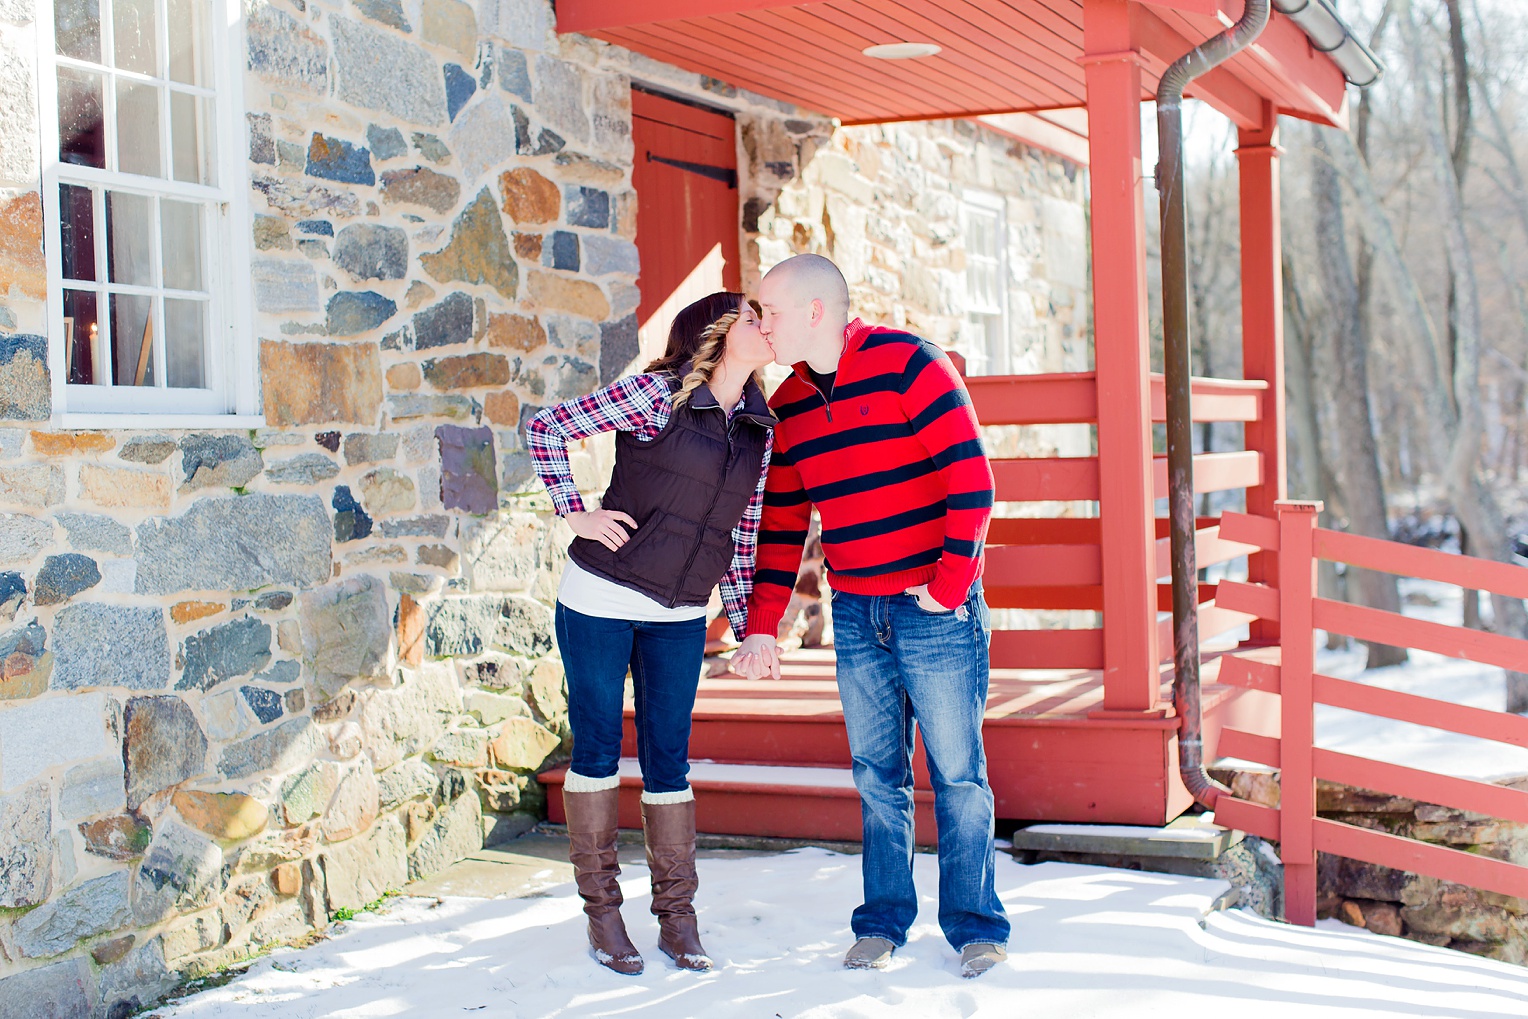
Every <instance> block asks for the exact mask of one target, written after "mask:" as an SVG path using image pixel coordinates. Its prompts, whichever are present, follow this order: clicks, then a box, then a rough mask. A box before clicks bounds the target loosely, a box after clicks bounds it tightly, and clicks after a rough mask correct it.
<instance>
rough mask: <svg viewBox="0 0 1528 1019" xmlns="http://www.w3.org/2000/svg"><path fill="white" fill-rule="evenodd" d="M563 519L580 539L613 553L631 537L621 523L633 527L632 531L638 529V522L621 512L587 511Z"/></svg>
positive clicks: (570, 514)
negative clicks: (601, 546) (592, 542)
mask: <svg viewBox="0 0 1528 1019" xmlns="http://www.w3.org/2000/svg"><path fill="white" fill-rule="evenodd" d="M563 519H564V520H566V521H567V522H568V526H569V527H571V528H572V529H573V533H574V534H576V535H578V536H579V537H580V538H588V539H589V540H590V541H597V542H599V543H600V544H601V545H604V546H605V547H606V548H608V549H610V551H612V552H614V551H615V550H616V549H618V548H620V547H621V546H622V545H624V544H626V541H627V539H628V538H630V537H631V535H630V533H628V532H627V530H626V528H624V527H622V526H621V523H622V522H625V523H627V524H629V525H631V528H632V530H636V527H637V522H636V521H635V520H633V519H631V517H629V516H627V515H626V514H625V513H622V512H621V511H620V510H603V509H599V510H585V511H583V512H580V513H569V514H568V515H567V516H565V517H563Z"/></svg>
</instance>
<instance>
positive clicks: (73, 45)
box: [53, 0, 101, 64]
mask: <svg viewBox="0 0 1528 1019" xmlns="http://www.w3.org/2000/svg"><path fill="white" fill-rule="evenodd" d="M53 37H54V39H56V40H57V41H58V51H59V52H60V53H62V54H63V55H64V56H66V57H74V58H75V59H77V60H90V61H93V62H95V63H97V64H99V63H100V62H101V8H100V5H99V3H98V2H97V0H54V2H53Z"/></svg>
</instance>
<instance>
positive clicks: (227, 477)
mask: <svg viewBox="0 0 1528 1019" xmlns="http://www.w3.org/2000/svg"><path fill="white" fill-rule="evenodd" d="M180 452H181V467H182V468H183V469H184V470H185V481H184V482H183V483H182V484H181V486H180V490H181V491H182V492H189V491H191V490H193V489H197V488H241V487H243V486H244V485H247V484H248V483H249V481H250V479H252V478H253V477H254V476H255V475H257V474H259V473H260V472H261V470H263V469H264V467H265V463H264V461H262V460H261V458H260V451H259V450H258V449H256V448H255V444H254V443H253V442H250V441H249V437H248V436H244V435H207V434H195V435H188V436H186V437H185V438H184V439H181V440H180Z"/></svg>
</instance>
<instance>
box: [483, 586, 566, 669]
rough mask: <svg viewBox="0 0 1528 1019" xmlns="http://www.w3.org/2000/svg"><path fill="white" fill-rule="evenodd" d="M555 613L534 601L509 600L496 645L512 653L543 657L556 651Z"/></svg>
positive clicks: (497, 634)
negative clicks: (554, 642) (553, 649)
mask: <svg viewBox="0 0 1528 1019" xmlns="http://www.w3.org/2000/svg"><path fill="white" fill-rule="evenodd" d="M552 628H553V620H552V610H551V609H549V608H547V607H546V606H545V605H543V604H542V603H541V602H539V601H535V600H534V599H531V598H518V597H515V598H506V599H505V600H504V610H503V612H502V613H501V616H500V619H499V622H498V626H497V628H496V629H495V630H494V636H493V643H494V646H495V647H498V648H501V649H503V650H505V651H508V652H510V653H512V654H517V655H524V656H525V657H526V658H540V657H541V656H542V655H545V654H550V653H551V651H552Z"/></svg>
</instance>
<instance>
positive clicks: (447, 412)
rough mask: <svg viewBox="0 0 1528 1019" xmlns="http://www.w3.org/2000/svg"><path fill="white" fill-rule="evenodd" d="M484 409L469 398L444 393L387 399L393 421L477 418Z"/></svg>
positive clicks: (409, 394) (388, 409)
mask: <svg viewBox="0 0 1528 1019" xmlns="http://www.w3.org/2000/svg"><path fill="white" fill-rule="evenodd" d="M481 410H482V408H481V407H479V406H478V404H477V402H476V401H474V400H473V399H472V398H471V397H468V396H447V395H444V394H442V393H404V394H402V395H400V396H389V397H388V398H387V416H388V417H390V418H392V420H393V421H395V422H398V421H411V420H414V419H415V418H454V419H457V420H460V419H462V418H466V417H476V416H477V415H478V414H479V413H480V412H481Z"/></svg>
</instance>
